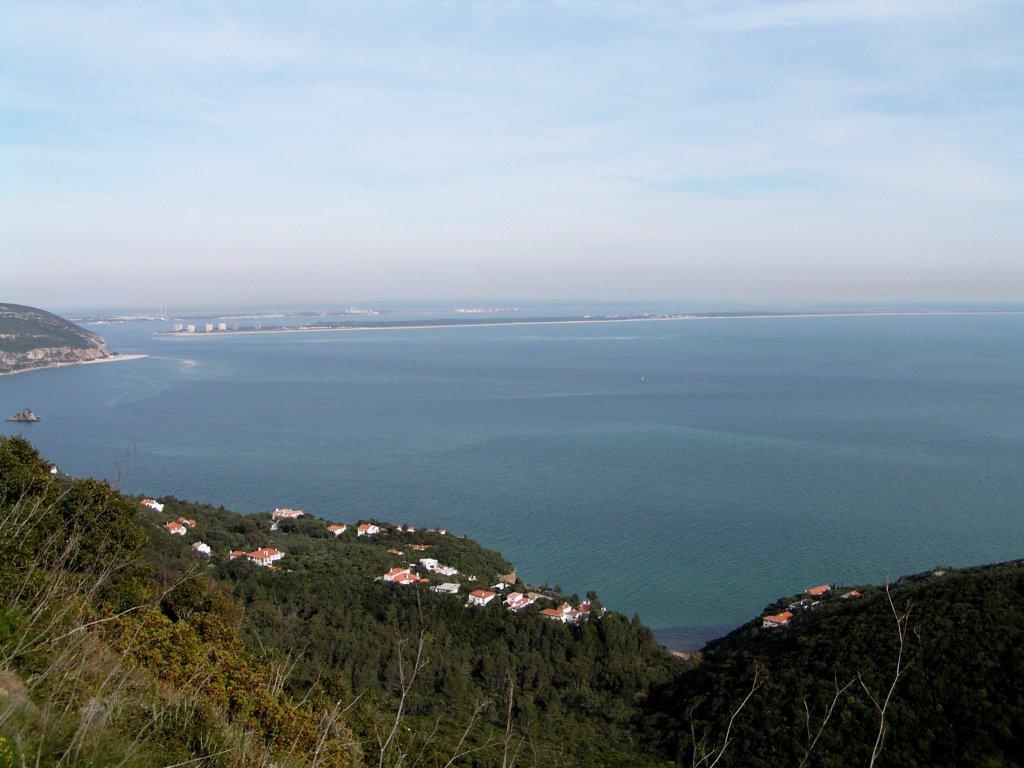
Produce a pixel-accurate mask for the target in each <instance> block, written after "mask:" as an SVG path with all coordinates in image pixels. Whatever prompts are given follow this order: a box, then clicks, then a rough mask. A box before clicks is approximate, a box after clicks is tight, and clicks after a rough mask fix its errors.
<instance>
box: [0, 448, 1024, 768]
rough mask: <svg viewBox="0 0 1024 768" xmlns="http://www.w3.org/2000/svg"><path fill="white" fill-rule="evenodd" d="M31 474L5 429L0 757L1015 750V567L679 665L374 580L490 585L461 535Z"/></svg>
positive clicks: (830, 602)
mask: <svg viewBox="0 0 1024 768" xmlns="http://www.w3.org/2000/svg"><path fill="white" fill-rule="evenodd" d="M47 469H48V465H47V464H46V463H45V462H43V461H42V460H41V459H40V457H39V456H38V455H37V454H36V453H35V451H34V450H33V449H32V447H31V446H30V445H29V444H28V443H26V442H25V441H24V440H22V439H20V438H10V439H3V440H0V546H2V547H3V552H4V557H3V558H0V600H2V602H0V768H5V767H6V766H27V765H40V766H47V765H67V766H83V767H84V766H107V765H120V766H142V767H143V768H147V767H149V766H170V765H177V766H184V765H197V766H204V767H209V768H214V767H217V766H224V767H225V768H226V767H228V766H232V767H234V766H243V765H245V766H253V765H266V766H269V765H276V766H281V767H282V768H285V767H290V766H295V767H298V766H310V767H311V768H312V767H313V766H331V767H334V768H348V767H349V766H351V767H352V768H360V767H361V766H371V765H375V766H378V768H383V767H384V766H388V767H389V768H397V766H409V768H411V767H412V766H449V765H450V766H456V765H459V766H479V767H481V768H483V767H484V766H487V767H490V766H495V767H497V766H503V768H511V766H513V765H520V766H526V765H531V766H532V765H536V766H556V765H557V766H623V765H629V766H668V765H687V766H712V765H717V766H753V767H754V768H759V767H761V766H764V767H768V766H771V767H772V768H777V767H779V766H794V767H800V766H824V767H827V768H833V767H835V768H838V767H839V766H879V767H880V766H887V767H895V766H906V767H907V768H911V767H916V766H946V765H949V766H954V765H956V766H978V768H982V767H984V768H994V767H995V766H1017V765H1020V764H1021V757H1020V756H1021V755H1024V727H1022V726H1024V697H1022V696H1021V693H1020V692H1021V691H1022V690H1024V643H1022V640H1024V637H1022V635H1024V566H1022V564H1020V563H1006V564H1002V565H995V566H988V567H984V568H971V569H964V570H951V569H943V570H941V571H936V572H930V573H926V574H922V575H919V576H913V577H907V578H904V579H901V580H900V581H898V582H896V583H895V584H893V585H891V588H890V589H888V590H887V589H884V588H878V587H871V586H861V587H858V589H859V590H860V592H861V593H862V594H861V596H860V597H857V598H854V599H850V600H843V599H841V598H840V597H839V596H838V594H837V592H833V593H832V594H830V595H828V596H825V597H824V598H822V599H821V600H820V602H819V603H818V604H816V605H815V606H813V607H808V608H806V609H804V608H797V609H794V613H795V617H794V619H793V621H792V623H791V624H790V625H789V626H788V627H784V628H779V629H772V630H766V629H763V628H762V627H761V622H760V619H758V620H756V621H753V622H751V623H749V624H747V625H745V626H743V627H740V628H739V629H737V630H736V631H735V632H733V633H732V634H730V635H728V636H727V637H724V638H722V639H720V640H717V641H715V642H713V643H712V644H711V645H709V646H708V647H707V648H706V649H705V650H704V651H703V652H702V653H701V654H699V655H698V657H697V658H695V659H694V660H693V661H692V662H690V663H685V664H684V663H682V662H680V661H678V660H675V659H672V658H671V657H670V656H669V655H668V654H667V653H666V652H665V651H664V649H662V648H660V647H659V646H658V645H657V644H656V643H654V641H653V640H652V637H651V634H650V632H649V631H648V630H647V629H646V628H644V627H643V626H642V625H640V624H639V622H637V621H628V620H627V619H626V618H625V617H623V616H621V615H618V614H615V613H602V612H601V611H599V610H595V611H594V613H595V615H594V616H593V617H592V618H591V619H590V620H589V621H586V622H584V623H582V624H580V625H578V626H563V625H561V624H558V623H555V622H551V621H549V620H546V619H544V618H543V617H541V616H539V615H538V614H537V607H534V608H531V609H528V610H527V611H526V612H525V613H524V614H516V615H513V614H511V613H509V612H508V611H507V610H505V608H504V607H503V606H502V605H501V604H500V602H499V601H497V600H496V601H494V602H493V603H492V604H490V605H488V606H486V607H484V608H470V607H466V605H465V588H464V590H463V594H462V595H460V596H450V595H441V594H435V593H432V592H430V591H429V590H428V589H427V588H426V587H425V585H424V586H408V587H400V586H397V585H390V584H385V583H381V582H380V581H377V580H375V577H376V576H379V575H380V574H382V573H384V572H385V571H387V570H388V569H389V568H391V567H394V566H396V565H400V564H405V563H407V562H410V561H415V560H417V559H419V558H420V557H432V558H435V559H437V560H440V561H441V562H442V563H444V564H447V565H451V566H454V567H456V568H458V569H459V571H460V575H459V577H457V579H456V580H458V581H461V582H462V583H463V584H464V585H466V584H467V579H468V575H469V574H474V575H476V576H477V581H476V582H475V583H474V584H475V585H479V586H483V587H487V586H490V585H491V584H493V583H494V582H495V580H496V578H497V576H498V575H499V574H505V573H509V572H510V571H511V564H510V563H508V562H507V561H505V560H504V559H503V558H502V557H501V556H500V555H499V554H498V553H496V552H492V551H489V550H487V549H484V548H482V547H480V546H479V545H478V544H476V543H475V542H473V541H471V540H469V539H465V538H461V537H458V536H453V535H440V534H430V533H425V532H416V533H397V532H391V533H385V534H382V535H380V536H374V537H371V538H358V539H357V537H356V536H355V526H354V523H355V522H357V521H354V520H351V521H347V522H348V523H349V524H350V527H349V530H348V531H347V532H345V533H344V534H342V535H341V536H339V537H335V536H334V535H333V534H332V533H331V532H330V531H328V530H327V525H328V523H327V522H326V521H324V520H319V519H316V518H312V517H304V518H301V519H298V520H295V521H284V522H281V523H279V526H278V527H279V530H272V527H271V519H270V516H269V515H248V516H241V515H236V514H234V513H232V512H230V511H228V510H226V509H224V508H223V507H210V506H206V505H202V504H195V503H189V502H185V501H181V500H178V499H175V498H164V499H162V502H163V503H164V504H165V508H164V510H163V511H162V512H156V511H153V510H152V509H149V508H147V507H144V506H142V505H141V504H139V503H138V501H137V500H135V499H129V498H126V497H124V496H122V495H121V494H118V493H117V492H115V491H113V490H112V489H111V488H109V487H108V486H107V485H106V484H104V483H101V482H97V481H94V480H77V481H72V480H68V479H66V478H60V477H55V476H51V475H50V474H49V473H48V471H47ZM179 516H180V517H184V518H189V519H193V520H195V523H196V524H195V526H194V527H191V528H190V529H189V531H188V533H187V534H186V535H185V536H174V535H171V534H170V533H169V532H168V531H167V530H165V529H164V528H163V527H162V526H163V524H165V523H167V522H169V521H171V520H173V519H175V518H177V517H179ZM197 541H204V542H206V543H207V544H209V545H210V547H211V548H212V550H213V552H212V556H210V557H203V556H201V555H200V554H198V553H197V552H195V551H194V550H193V549H192V547H191V544H192V543H195V542H197ZM414 543H416V544H419V545H421V546H427V547H428V549H427V550H425V551H416V550H413V549H412V546H411V545H412V544H414ZM258 546H268V547H276V548H278V549H280V550H282V551H284V552H285V553H286V556H285V557H284V559H282V560H281V561H279V562H278V563H277V564H276V566H275V567H274V568H270V569H267V568H260V567H258V566H256V565H254V564H252V563H250V562H248V561H246V559H245V558H244V557H242V558H235V559H230V558H229V556H228V553H229V551H230V550H232V549H243V550H251V549H254V548H256V547H258ZM389 549H394V550H400V551H401V552H402V554H394V553H389V551H388V550H389ZM429 578H430V579H431V580H432V582H433V583H436V582H440V581H447V580H449V579H450V577H436V576H435V575H433V574H431V575H430V577H429ZM525 586H526V585H523V584H519V585H518V587H519V588H525ZM799 598H800V596H796V597H790V598H787V599H784V600H780V601H778V602H777V603H775V604H772V605H770V606H768V607H767V608H766V613H777V612H779V611H782V610H785V609H786V608H787V607H788V606H789V605H790V604H791V603H794V602H795V601H796V600H798V599H799ZM558 599H561V597H560V596H559V597H558ZM570 599H573V598H570ZM595 607H599V604H596V603H595Z"/></svg>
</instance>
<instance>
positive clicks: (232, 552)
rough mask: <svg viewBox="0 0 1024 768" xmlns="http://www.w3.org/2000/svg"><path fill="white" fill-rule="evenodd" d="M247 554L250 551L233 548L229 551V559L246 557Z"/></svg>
mask: <svg viewBox="0 0 1024 768" xmlns="http://www.w3.org/2000/svg"><path fill="white" fill-rule="evenodd" d="M247 554H249V553H248V552H246V551H245V550H244V549H232V550H230V551H229V552H228V560H234V559H235V558H238V557H245V556H246V555H247Z"/></svg>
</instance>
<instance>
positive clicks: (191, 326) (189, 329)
mask: <svg viewBox="0 0 1024 768" xmlns="http://www.w3.org/2000/svg"><path fill="white" fill-rule="evenodd" d="M186 330H188V332H189V333H195V332H196V327H195V326H194V325H192V323H189V324H188V328H187V329H186Z"/></svg>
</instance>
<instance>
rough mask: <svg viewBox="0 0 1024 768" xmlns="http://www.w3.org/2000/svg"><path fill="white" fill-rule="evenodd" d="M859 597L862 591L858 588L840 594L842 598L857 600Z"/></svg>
mask: <svg viewBox="0 0 1024 768" xmlns="http://www.w3.org/2000/svg"><path fill="white" fill-rule="evenodd" d="M858 597H860V592H858V591H857V590H856V589H851V590H850V591H849V592H844V593H843V594H842V595H841V596H840V599H841V600H855V599H856V598H858Z"/></svg>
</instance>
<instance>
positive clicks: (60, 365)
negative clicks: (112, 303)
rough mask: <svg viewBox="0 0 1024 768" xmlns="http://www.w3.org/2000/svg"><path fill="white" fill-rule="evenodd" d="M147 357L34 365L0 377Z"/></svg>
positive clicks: (2, 374) (123, 357)
mask: <svg viewBox="0 0 1024 768" xmlns="http://www.w3.org/2000/svg"><path fill="white" fill-rule="evenodd" d="M143 357H149V355H110V356H109V357H101V358H99V359H98V360H76V361H75V362H73V363H50V364H48V365H34V366H32V367H30V368H19V369H18V370H16V371H4V372H3V373H0V376H15V375H17V374H19V373H32V372H33V371H45V370H48V369H50V368H69V367H71V366H73V365H95V364H97V363H118V362H121V361H123V360H140V359H142V358H143Z"/></svg>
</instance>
